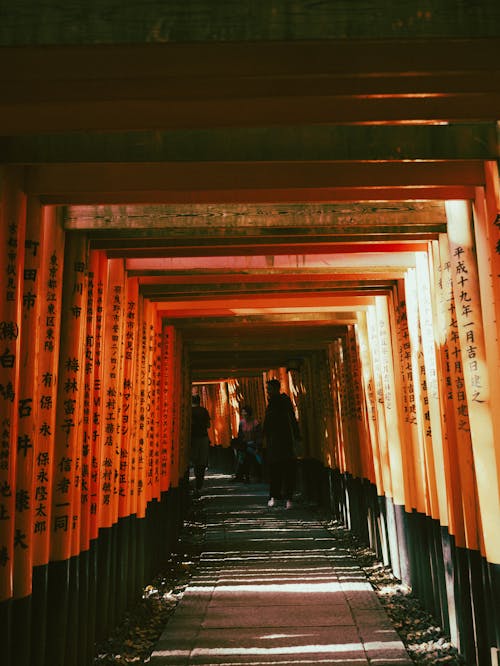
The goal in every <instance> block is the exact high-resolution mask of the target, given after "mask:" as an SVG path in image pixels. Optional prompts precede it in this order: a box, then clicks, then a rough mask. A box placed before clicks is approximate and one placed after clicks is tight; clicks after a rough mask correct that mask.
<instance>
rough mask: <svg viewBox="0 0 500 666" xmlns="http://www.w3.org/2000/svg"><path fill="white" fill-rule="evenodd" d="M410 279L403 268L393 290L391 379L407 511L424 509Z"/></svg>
mask: <svg viewBox="0 0 500 666" xmlns="http://www.w3.org/2000/svg"><path fill="white" fill-rule="evenodd" d="M414 279H415V278H414V272H412V271H411V270H410V271H407V273H406V275H405V279H404V281H403V280H398V282H397V284H396V287H395V291H394V301H395V302H394V312H395V334H396V339H397V353H396V354H395V358H394V364H395V373H394V380H395V384H396V391H397V392H398V395H399V396H401V398H400V400H398V407H399V409H400V410H401V411H402V414H401V433H402V449H401V452H402V456H403V468H404V472H405V486H406V502H405V508H406V511H407V512H411V511H412V510H414V509H416V510H417V511H419V512H424V510H425V494H424V489H423V474H422V464H421V460H422V447H421V429H420V428H419V419H418V410H417V402H416V395H415V370H416V365H415V364H414V356H415V354H414V351H413V349H414V347H413V344H412V338H411V336H410V330H414V329H415V325H412V321H411V319H412V312H413V314H414V317H413V319H415V318H416V316H415V315H416V298H415V296H414V289H412V290H411V291H410V290H409V285H411V286H413V281H414ZM417 379H418V375H417Z"/></svg>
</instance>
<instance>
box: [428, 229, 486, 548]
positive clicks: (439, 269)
mask: <svg viewBox="0 0 500 666" xmlns="http://www.w3.org/2000/svg"><path fill="white" fill-rule="evenodd" d="M432 257H433V264H434V272H433V277H434V281H435V289H434V298H435V303H436V313H437V324H436V344H437V352H438V368H439V380H440V381H439V390H440V395H441V405H442V409H443V423H442V428H443V466H444V471H445V479H446V497H447V501H448V521H449V522H448V530H449V532H450V534H453V535H454V536H455V542H456V545H457V546H459V547H460V548H465V547H466V538H465V526H464V522H465V521H464V514H465V513H466V511H465V510H464V509H463V507H462V502H463V501H464V503H465V502H467V504H468V505H471V506H473V507H475V506H476V501H475V497H470V496H469V497H467V496H465V495H463V493H462V492H461V473H462V471H463V472H469V473H471V472H472V465H471V464H467V462H466V461H465V460H464V464H463V465H461V463H460V460H461V459H462V455H460V456H459V455H458V451H460V450H461V449H462V446H460V444H459V440H460V439H461V438H464V439H465V441H466V444H465V442H464V445H463V446H467V447H468V450H469V452H470V451H471V443H470V426H469V423H468V420H469V418H468V414H467V412H465V413H462V414H460V413H458V412H457V413H456V407H457V403H456V396H455V392H456V390H457V387H456V384H455V381H456V379H455V377H456V372H455V371H456V367H455V362H454V357H453V356H452V354H451V352H452V344H458V345H459V342H458V332H456V331H454V330H453V322H454V321H455V317H454V307H455V306H454V300H453V293H452V286H451V273H450V262H449V252H448V243H447V240H446V237H445V236H444V234H443V235H442V238H441V240H439V241H435V242H434V243H433V244H432ZM455 333H456V337H457V340H456V341H455V342H454V341H453V339H452V337H454V336H455ZM458 348H459V347H457V349H458ZM454 380H455V381H454ZM459 381H460V382H462V383H463V378H462V379H460V380H459ZM460 422H461V423H462V428H461V429H460V430H459V428H458V424H459V423H460ZM469 457H470V454H469ZM471 485H472V487H474V488H475V481H474V482H473V483H472V484H471V483H470V482H468V483H467V484H466V486H468V487H470V486H471ZM467 513H468V512H467ZM467 522H468V523H470V521H467ZM474 523H475V518H474Z"/></svg>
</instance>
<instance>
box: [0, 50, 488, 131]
mask: <svg viewBox="0 0 500 666" xmlns="http://www.w3.org/2000/svg"><path fill="white" fill-rule="evenodd" d="M499 52H500V40H499V39H498V38H489V39H474V40H463V39H458V40H446V39H440V40H415V39H413V40H408V41H402V40H387V41H385V42H384V41H381V40H364V41H357V40H356V41H351V40H337V41H329V40H318V41H292V42H265V41H262V42H257V43H256V42H226V43H199V44H196V43H191V44H175V43H165V44H153V43H150V44H142V45H139V44H136V45H132V46H126V45H120V46H118V45H115V46H112V45H104V46H99V45H91V46H87V47H86V46H68V47H52V48H50V49H47V48H43V47H42V48H37V47H28V46H26V47H24V48H11V47H3V48H1V49H0V57H1V59H2V61H3V62H8V63H9V67H6V68H5V69H4V70H3V71H0V83H1V86H2V93H3V95H2V100H4V101H3V103H1V104H0V126H1V127H2V133H3V134H4V135H8V134H16V133H24V132H33V131H38V132H43V131H45V132H51V131H55V132H57V131H90V130H91V131H97V130H114V131H116V130H124V131H126V130H130V129H137V130H160V129H165V128H197V127H198V128H200V127H205V128H207V127H231V126H232V127H238V126H240V127H242V126H252V127H256V126H269V125H295V124H301V123H313V124H318V123H347V124H352V123H374V122H376V123H384V122H419V123H427V122H435V121H438V122H445V121H467V120H473V121H478V120H488V121H495V120H496V119H497V118H498V117H500V93H499V92H498V83H496V85H495V82H496V81H497V80H498V77H499V68H498V53H499ZM117 109H119V112H118V113H117Z"/></svg>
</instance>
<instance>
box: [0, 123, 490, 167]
mask: <svg viewBox="0 0 500 666" xmlns="http://www.w3.org/2000/svg"><path fill="white" fill-rule="evenodd" d="M497 135H498V130H497V126H496V123H491V122H483V123H468V124H456V125H455V124H451V125H449V124H444V125H381V126H380V125H365V126H362V125H321V126H315V125H310V126H299V127H277V126H276V127H244V128H240V127H237V128H226V127H225V128H217V127H216V128H212V129H210V130H206V129H193V130H177V131H167V132H109V133H103V132H96V133H88V132H85V133H75V132H73V133H71V134H64V133H58V134H50V135H34V136H33V135H31V134H29V135H21V136H13V137H5V136H4V137H0V152H1V154H2V160H3V161H4V162H7V163H10V164H37V163H56V162H63V163H65V162H106V163H108V162H112V163H114V162H191V161H193V160H195V161H198V162H201V161H210V162H213V161H230V162H238V161H269V160H270V161H277V160H278V161H283V160H299V161H302V160H370V161H372V160H402V159H407V160H408V159H410V160H414V159H425V160H451V159H484V160H487V159H496V157H497V156H498V136H497Z"/></svg>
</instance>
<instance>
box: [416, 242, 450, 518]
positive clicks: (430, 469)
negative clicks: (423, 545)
mask: <svg viewBox="0 0 500 666" xmlns="http://www.w3.org/2000/svg"><path fill="white" fill-rule="evenodd" d="M416 279H417V285H418V289H417V297H418V314H419V322H420V336H421V341H422V342H421V347H422V361H421V364H420V365H421V373H420V379H421V381H422V380H423V381H425V386H424V385H423V384H422V389H423V390H422V394H423V395H424V394H425V401H424V422H425V432H424V437H425V445H426V472H427V478H428V483H429V504H430V514H429V515H430V516H431V517H432V518H435V519H438V520H439V521H440V522H441V525H447V524H448V508H447V500H446V481H445V477H444V466H443V451H442V445H441V442H442V428H441V413H442V408H441V403H440V394H439V390H438V377H437V363H436V349H435V341H434V313H433V308H432V300H431V282H430V276H429V257H428V256H427V254H423V253H419V254H418V255H417V266H416Z"/></svg>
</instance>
